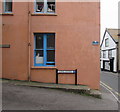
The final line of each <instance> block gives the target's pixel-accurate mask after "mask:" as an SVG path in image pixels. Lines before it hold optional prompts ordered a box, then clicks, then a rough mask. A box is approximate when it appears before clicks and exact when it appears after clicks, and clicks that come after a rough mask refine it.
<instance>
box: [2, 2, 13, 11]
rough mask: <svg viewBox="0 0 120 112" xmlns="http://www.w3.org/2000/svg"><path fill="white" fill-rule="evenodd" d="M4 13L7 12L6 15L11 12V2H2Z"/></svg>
mask: <svg viewBox="0 0 120 112" xmlns="http://www.w3.org/2000/svg"><path fill="white" fill-rule="evenodd" d="M4 12H7V13H10V12H12V0H5V1H4Z"/></svg>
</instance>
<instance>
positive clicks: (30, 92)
mask: <svg viewBox="0 0 120 112" xmlns="http://www.w3.org/2000/svg"><path fill="white" fill-rule="evenodd" d="M2 85H3V86H2V88H3V91H2V94H3V97H2V98H3V103H2V105H3V106H2V107H3V110H118V102H117V101H116V100H115V99H114V97H113V96H112V95H111V93H110V92H109V91H107V90H105V88H103V87H101V90H100V92H101V93H102V95H101V99H100V98H95V97H91V96H90V95H88V94H83V93H84V92H85V93H89V92H90V89H89V88H88V87H87V86H74V85H70V86H69V85H56V84H44V83H36V82H25V81H12V80H3V81H2ZM53 85H54V86H53ZM50 88H52V89H50ZM61 90H62V91H61ZM63 90H64V91H63ZM66 90H67V91H69V90H70V91H69V92H66ZM73 91H76V92H75V93H74V92H73ZM97 92H98V94H99V93H100V92H99V91H94V93H96V94H97ZM76 93H77V94H76ZM78 93H82V95H81V94H78Z"/></svg>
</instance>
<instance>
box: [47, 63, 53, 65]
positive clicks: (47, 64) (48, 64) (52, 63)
mask: <svg viewBox="0 0 120 112" xmlns="http://www.w3.org/2000/svg"><path fill="white" fill-rule="evenodd" d="M47 65H55V63H47Z"/></svg>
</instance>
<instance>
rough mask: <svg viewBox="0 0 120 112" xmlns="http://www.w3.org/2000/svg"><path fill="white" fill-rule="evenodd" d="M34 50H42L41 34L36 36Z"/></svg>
mask: <svg viewBox="0 0 120 112" xmlns="http://www.w3.org/2000/svg"><path fill="white" fill-rule="evenodd" d="M36 49H43V34H39V35H36Z"/></svg>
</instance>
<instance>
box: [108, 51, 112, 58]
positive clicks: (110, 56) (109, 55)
mask: <svg viewBox="0 0 120 112" xmlns="http://www.w3.org/2000/svg"><path fill="white" fill-rule="evenodd" d="M108 58H112V50H109V51H108Z"/></svg>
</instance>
